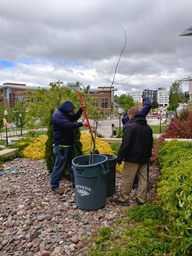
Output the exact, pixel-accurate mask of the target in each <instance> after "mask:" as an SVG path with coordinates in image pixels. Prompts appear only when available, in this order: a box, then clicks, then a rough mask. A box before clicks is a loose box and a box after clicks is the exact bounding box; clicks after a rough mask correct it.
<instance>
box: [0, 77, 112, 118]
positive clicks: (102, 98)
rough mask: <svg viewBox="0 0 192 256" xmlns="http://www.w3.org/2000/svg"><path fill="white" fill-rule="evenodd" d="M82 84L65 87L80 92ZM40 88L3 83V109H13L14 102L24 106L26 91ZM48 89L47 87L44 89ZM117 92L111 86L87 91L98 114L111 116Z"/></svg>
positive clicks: (73, 83) (74, 83)
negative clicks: (98, 109) (98, 110)
mask: <svg viewBox="0 0 192 256" xmlns="http://www.w3.org/2000/svg"><path fill="white" fill-rule="evenodd" d="M81 85H82V84H80V83H76V82H70V83H67V84H66V86H67V87H68V88H70V89H71V90H76V91H79V90H80V86H81ZM38 88H40V87H37V86H27V85H26V84H22V83H3V85H0V93H1V95H2V103H3V106H4V107H10V108H13V107H14V106H15V103H16V102H18V101H19V102H20V103H22V104H24V102H25V98H26V91H27V90H32V91H33V90H36V89H38ZM46 88H48V89H49V87H46ZM115 91H117V89H115V88H114V87H113V86H108V87H107V86H106V87H105V86H99V87H98V88H97V89H91V88H90V89H89V91H88V94H89V95H90V97H94V101H93V105H94V106H98V107H99V108H100V114H107V115H111V114H113V109H114V92H115Z"/></svg>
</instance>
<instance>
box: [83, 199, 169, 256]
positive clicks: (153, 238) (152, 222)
mask: <svg viewBox="0 0 192 256" xmlns="http://www.w3.org/2000/svg"><path fill="white" fill-rule="evenodd" d="M123 214H124V215H125V216H128V217H127V218H121V221H120V222H119V221H117V224H116V226H114V227H113V230H112V228H110V227H102V228H101V229H100V230H99V233H98V236H97V237H96V238H95V239H94V241H93V242H95V243H93V244H92V246H91V248H90V250H89V254H88V255H91V256H93V255H98V256H100V255H108V256H117V255H118V256H127V255H129V256H135V255H137V256H145V255H146V256H154V255H164V254H167V253H169V251H170V239H169V238H168V237H167V235H166V230H165V228H164V226H163V225H162V223H165V222H166V219H164V211H163V209H162V208H161V207H160V206H157V205H150V204H146V205H143V206H141V207H138V206H133V207H132V208H131V209H129V210H127V211H124V212H123Z"/></svg>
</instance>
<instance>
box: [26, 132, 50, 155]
mask: <svg viewBox="0 0 192 256" xmlns="http://www.w3.org/2000/svg"><path fill="white" fill-rule="evenodd" d="M46 141H47V136H42V137H38V138H36V139H34V140H33V142H32V143H30V145H29V146H28V147H26V148H25V149H24V150H23V155H24V157H26V158H32V159H33V160H40V159H43V158H44V157H45V142H46Z"/></svg>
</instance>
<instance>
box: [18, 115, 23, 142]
mask: <svg viewBox="0 0 192 256" xmlns="http://www.w3.org/2000/svg"><path fill="white" fill-rule="evenodd" d="M19 117H20V126H21V137H22V136H23V133H22V114H20V115H19Z"/></svg>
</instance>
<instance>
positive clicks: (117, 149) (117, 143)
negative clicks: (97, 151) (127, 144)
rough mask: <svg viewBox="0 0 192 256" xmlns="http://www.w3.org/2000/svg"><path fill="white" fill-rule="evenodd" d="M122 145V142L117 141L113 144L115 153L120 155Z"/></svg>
mask: <svg viewBox="0 0 192 256" xmlns="http://www.w3.org/2000/svg"><path fill="white" fill-rule="evenodd" d="M120 146H121V143H120V142H116V143H112V144H111V148H112V150H113V151H114V153H115V155H118V152H119V148H120Z"/></svg>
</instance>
